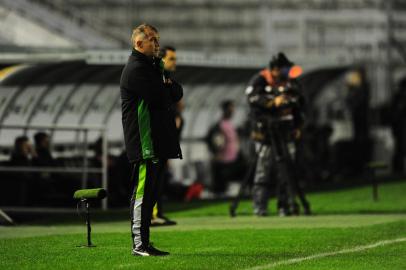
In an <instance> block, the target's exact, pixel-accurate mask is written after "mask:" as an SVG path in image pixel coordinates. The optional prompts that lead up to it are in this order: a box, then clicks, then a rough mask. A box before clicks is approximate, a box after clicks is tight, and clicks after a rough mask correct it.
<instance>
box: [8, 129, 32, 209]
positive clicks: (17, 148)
mask: <svg viewBox="0 0 406 270" xmlns="http://www.w3.org/2000/svg"><path fill="white" fill-rule="evenodd" d="M36 156H37V154H36V153H35V150H34V148H33V147H32V145H31V143H30V141H29V139H28V137H27V136H19V137H17V138H16V139H15V141H14V149H13V151H12V153H11V158H10V166H17V167H30V166H31V165H32V159H33V158H36ZM10 176H11V179H12V180H13V182H12V183H11V187H10V188H11V190H16V191H17V192H16V194H18V195H17V202H16V203H18V204H19V205H26V204H27V202H28V201H30V200H29V199H28V196H29V194H30V193H29V192H28V190H29V189H30V180H32V179H31V178H32V173H31V172H23V171H21V172H13V173H11V174H10Z"/></svg>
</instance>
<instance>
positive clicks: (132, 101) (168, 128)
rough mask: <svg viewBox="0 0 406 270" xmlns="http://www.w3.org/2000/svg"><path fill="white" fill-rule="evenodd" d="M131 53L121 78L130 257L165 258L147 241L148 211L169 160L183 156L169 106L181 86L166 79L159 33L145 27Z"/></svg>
mask: <svg viewBox="0 0 406 270" xmlns="http://www.w3.org/2000/svg"><path fill="white" fill-rule="evenodd" d="M131 41H132V47H133V50H132V53H131V55H130V57H129V59H128V62H127V64H126V66H125V67H124V69H123V73H122V75H121V80H120V90H121V101H122V122H123V129H124V141H125V147H126V151H127V157H128V159H129V161H130V163H131V167H132V176H131V181H132V184H133V187H134V188H133V193H132V196H131V231H132V240H133V249H132V254H133V255H135V256H164V255H168V254H169V253H168V252H164V251H160V250H158V249H156V248H154V247H153V246H152V245H151V244H150V242H149V227H150V225H151V217H152V209H153V207H154V204H155V202H156V197H157V193H158V181H159V180H160V179H161V178H162V174H163V173H164V171H165V164H166V162H167V159H169V158H182V153H181V149H180V146H179V140H178V137H177V131H176V125H175V117H174V111H173V104H174V103H176V102H177V101H179V100H180V99H181V98H182V95H183V90H182V87H181V86H180V85H178V84H177V83H175V82H173V81H171V80H170V79H165V77H164V74H163V68H162V63H161V59H160V58H158V54H159V35H158V30H157V29H156V28H155V27H153V26H151V25H148V24H141V25H139V26H138V27H136V28H135V29H134V30H133V32H132V36H131Z"/></svg>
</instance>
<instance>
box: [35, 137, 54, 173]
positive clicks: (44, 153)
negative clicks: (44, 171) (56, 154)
mask: <svg viewBox="0 0 406 270" xmlns="http://www.w3.org/2000/svg"><path fill="white" fill-rule="evenodd" d="M34 143H35V152H36V153H37V155H36V157H34V158H33V165H35V166H43V167H52V166H55V165H56V161H55V159H54V158H53V157H52V154H51V150H50V138H49V135H48V134H46V133H45V132H38V133H36V134H35V135H34Z"/></svg>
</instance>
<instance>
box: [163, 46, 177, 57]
mask: <svg viewBox="0 0 406 270" xmlns="http://www.w3.org/2000/svg"><path fill="white" fill-rule="evenodd" d="M167 51H172V52H176V49H175V47H172V46H164V47H163V48H161V49H160V50H159V57H160V58H164V57H165V56H166V52H167Z"/></svg>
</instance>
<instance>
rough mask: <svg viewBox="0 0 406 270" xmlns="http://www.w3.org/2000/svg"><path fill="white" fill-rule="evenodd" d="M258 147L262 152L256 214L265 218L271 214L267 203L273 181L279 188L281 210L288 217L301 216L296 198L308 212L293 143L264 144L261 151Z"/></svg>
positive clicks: (256, 181)
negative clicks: (291, 214)
mask: <svg viewBox="0 0 406 270" xmlns="http://www.w3.org/2000/svg"><path fill="white" fill-rule="evenodd" d="M280 147H285V149H280ZM258 148H259V149H260V150H261V151H260V152H259V153H258V155H259V156H258V162H257V167H256V171H255V178H254V186H253V201H254V212H255V214H257V215H266V214H267V213H268V200H269V197H270V186H271V184H272V182H274V184H275V186H276V196H277V200H278V201H277V208H278V209H282V210H284V211H286V213H287V214H290V213H299V205H298V204H297V202H296V196H298V197H299V199H300V201H301V204H302V205H303V207H304V208H305V210H306V209H308V208H309V203H308V202H307V200H306V198H305V194H304V192H303V190H302V189H301V188H300V187H299V185H298V179H297V175H296V168H295V164H294V162H293V160H294V155H295V145H294V143H293V142H291V143H287V142H278V144H276V143H275V146H274V147H271V146H270V145H263V146H262V148H261V147H258ZM277 148H279V149H277ZM288 148H290V149H288ZM281 152H282V153H283V154H281Z"/></svg>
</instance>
